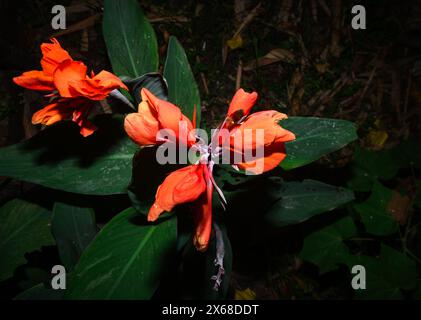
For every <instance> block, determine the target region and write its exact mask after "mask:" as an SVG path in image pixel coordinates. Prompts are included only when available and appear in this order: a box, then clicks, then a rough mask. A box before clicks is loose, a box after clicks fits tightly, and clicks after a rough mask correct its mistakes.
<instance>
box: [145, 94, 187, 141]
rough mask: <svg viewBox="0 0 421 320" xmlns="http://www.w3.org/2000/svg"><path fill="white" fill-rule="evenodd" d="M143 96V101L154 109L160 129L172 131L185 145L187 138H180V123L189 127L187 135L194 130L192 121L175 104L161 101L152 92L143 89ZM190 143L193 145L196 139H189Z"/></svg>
mask: <svg viewBox="0 0 421 320" xmlns="http://www.w3.org/2000/svg"><path fill="white" fill-rule="evenodd" d="M141 96H142V100H143V101H147V102H148V103H149V104H150V106H151V107H152V109H154V110H155V111H156V115H157V116H156V117H157V120H158V121H159V125H160V129H171V130H173V131H174V133H175V134H176V136H177V138H179V139H180V140H182V142H183V143H185V141H184V140H186V138H185V137H180V136H179V124H180V121H185V123H186V126H187V133H188V134H189V133H191V132H192V130H193V124H192V123H191V121H190V119H189V118H187V117H186V116H185V115H184V114H183V113H182V112H181V110H180V108H178V107H177V106H175V105H174V104H172V103H171V102H168V101H165V100H161V99H159V98H158V97H156V96H155V95H154V94H153V93H152V92H150V91H149V90H148V89H146V88H143V89H142V91H141ZM188 140H189V142H188V144H189V145H191V144H192V143H194V140H195V139H194V137H190V135H189V138H188Z"/></svg>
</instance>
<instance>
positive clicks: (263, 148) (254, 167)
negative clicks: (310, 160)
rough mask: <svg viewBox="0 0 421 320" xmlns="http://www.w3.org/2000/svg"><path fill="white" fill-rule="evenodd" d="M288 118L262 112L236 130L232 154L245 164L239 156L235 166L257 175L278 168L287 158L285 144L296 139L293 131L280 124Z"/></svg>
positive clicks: (231, 142)
mask: <svg viewBox="0 0 421 320" xmlns="http://www.w3.org/2000/svg"><path fill="white" fill-rule="evenodd" d="M286 118H287V116H286V115H285V114H282V113H279V112H277V111H275V110H269V111H261V112H256V113H254V114H252V115H250V116H249V117H248V118H247V119H246V120H245V121H244V122H243V123H242V124H241V125H239V126H237V127H236V128H234V129H233V130H232V131H231V134H230V148H231V152H232V154H236V155H240V157H239V158H240V159H241V161H238V160H237V159H239V158H238V156H237V158H234V159H235V161H234V163H233V164H235V165H237V167H238V168H240V169H244V170H247V171H248V172H249V173H253V174H260V173H263V172H266V171H268V170H271V169H273V168H275V167H276V166H277V165H278V164H279V163H280V162H281V161H282V160H284V159H285V156H286V153H285V146H284V143H285V142H288V141H292V140H294V139H295V135H294V134H293V133H292V132H290V131H288V130H286V129H284V128H282V127H281V126H280V125H279V123H278V122H279V121H280V120H282V119H286Z"/></svg>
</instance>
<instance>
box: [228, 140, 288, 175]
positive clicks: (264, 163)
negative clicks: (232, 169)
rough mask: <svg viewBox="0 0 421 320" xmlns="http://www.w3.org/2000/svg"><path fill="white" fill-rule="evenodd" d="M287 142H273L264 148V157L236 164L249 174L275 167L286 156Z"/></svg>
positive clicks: (259, 172) (260, 172)
mask: <svg viewBox="0 0 421 320" xmlns="http://www.w3.org/2000/svg"><path fill="white" fill-rule="evenodd" d="M286 156H287V155H286V150H285V144H284V143H283V142H279V143H273V144H272V145H270V146H268V147H266V148H265V149H264V157H263V158H261V159H257V160H254V161H250V162H241V163H238V164H236V165H237V167H238V168H239V169H240V170H244V171H246V173H247V174H262V173H264V172H267V171H270V170H272V169H275V168H276V167H277V166H278V165H279V164H280V163H281V162H282V161H283V160H284V159H285V157H286Z"/></svg>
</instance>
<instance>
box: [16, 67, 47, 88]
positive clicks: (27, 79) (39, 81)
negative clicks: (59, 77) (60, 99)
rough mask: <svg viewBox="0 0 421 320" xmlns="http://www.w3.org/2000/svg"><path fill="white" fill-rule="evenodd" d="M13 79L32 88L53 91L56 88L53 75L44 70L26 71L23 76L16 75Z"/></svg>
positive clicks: (18, 83) (20, 84) (23, 85)
mask: <svg viewBox="0 0 421 320" xmlns="http://www.w3.org/2000/svg"><path fill="white" fill-rule="evenodd" d="M13 81H14V82H15V83H16V84H17V85H19V86H21V87H24V88H27V89H31V90H41V91H51V90H54V89H55V86H54V83H53V77H52V76H49V75H46V74H45V73H44V72H42V71H36V70H34V71H28V72H24V73H22V75H21V76H19V77H14V78H13Z"/></svg>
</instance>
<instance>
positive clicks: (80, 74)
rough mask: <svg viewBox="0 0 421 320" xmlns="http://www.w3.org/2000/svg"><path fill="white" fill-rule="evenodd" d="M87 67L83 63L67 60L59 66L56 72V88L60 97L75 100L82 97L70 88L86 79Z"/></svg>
mask: <svg viewBox="0 0 421 320" xmlns="http://www.w3.org/2000/svg"><path fill="white" fill-rule="evenodd" d="M86 71H87V67H86V66H85V64H83V63H82V62H78V61H70V60H66V61H64V62H62V63H61V64H59V65H58V66H57V68H56V70H55V71H54V85H55V86H56V88H57V90H58V92H59V93H60V96H62V97H64V98H75V97H78V96H81V95H80V94H79V93H78V92H75V90H74V89H72V87H71V86H70V83H75V82H78V81H81V80H84V79H86Z"/></svg>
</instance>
